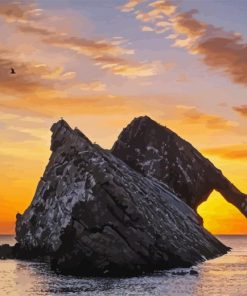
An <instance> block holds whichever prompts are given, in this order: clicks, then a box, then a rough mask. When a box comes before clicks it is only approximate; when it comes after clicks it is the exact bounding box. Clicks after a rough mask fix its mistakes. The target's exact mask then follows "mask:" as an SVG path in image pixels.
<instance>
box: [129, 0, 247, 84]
mask: <svg viewBox="0 0 247 296" xmlns="http://www.w3.org/2000/svg"><path fill="white" fill-rule="evenodd" d="M150 7H152V9H151V10H148V11H145V8H143V10H136V11H135V14H136V18H137V19H138V20H140V21H142V22H145V23H150V24H152V25H154V26H156V27H158V26H159V25H160V24H162V23H163V25H164V30H163V31H161V32H159V31H158V30H157V29H154V30H153V31H154V32H156V33H165V32H167V31H170V33H169V35H168V36H167V38H168V39H171V40H173V41H174V43H173V46H175V47H183V48H185V49H186V50H187V51H188V52H189V53H191V54H194V55H199V56H200V57H201V59H202V61H203V62H204V63H205V64H206V65H207V66H208V67H210V68H211V69H214V70H217V71H221V72H223V73H225V75H227V76H228V77H229V78H230V79H231V80H232V81H233V82H235V83H239V84H242V85H245V86H246V85H247V43H246V42H244V40H243V37H242V36H241V34H239V33H235V32H228V31H226V30H224V29H223V28H218V27H215V26H213V25H211V24H208V23H206V22H203V21H200V20H198V19H197V18H196V17H195V15H196V14H197V10H195V9H192V10H190V11H187V12H181V11H180V10H179V7H178V5H176V4H174V3H173V2H172V1H166V0H161V1H148V4H147V5H146V9H150Z"/></svg>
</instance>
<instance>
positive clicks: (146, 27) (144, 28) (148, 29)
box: [142, 26, 154, 32]
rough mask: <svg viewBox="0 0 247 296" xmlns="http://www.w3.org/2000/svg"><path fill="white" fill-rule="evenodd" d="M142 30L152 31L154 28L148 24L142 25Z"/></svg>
mask: <svg viewBox="0 0 247 296" xmlns="http://www.w3.org/2000/svg"><path fill="white" fill-rule="evenodd" d="M142 31H143V32H153V31H154V29H153V28H151V27H149V26H143V27H142Z"/></svg>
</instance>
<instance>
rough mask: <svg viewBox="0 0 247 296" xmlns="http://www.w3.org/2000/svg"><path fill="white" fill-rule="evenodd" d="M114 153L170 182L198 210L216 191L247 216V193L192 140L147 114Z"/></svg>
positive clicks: (137, 120) (123, 136) (121, 139)
mask: <svg viewBox="0 0 247 296" xmlns="http://www.w3.org/2000/svg"><path fill="white" fill-rule="evenodd" d="M112 154H114V155H115V156H117V157H118V158H120V159H122V160H123V161H124V162H125V163H127V164H128V165H129V166H130V167H132V168H133V169H135V170H136V171H138V172H140V173H142V174H143V175H144V176H147V177H154V178H156V179H157V180H159V181H162V182H163V183H165V184H167V185H168V186H169V188H171V189H172V190H173V191H174V192H175V193H176V195H177V196H178V197H180V198H181V199H182V200H183V201H185V202H186V203H187V204H188V205H189V206H190V207H192V208H193V209H194V210H196V209H197V207H198V205H200V204H201V203H202V202H203V201H205V200H207V198H208V196H209V195H210V194H211V192H212V191H213V190H216V191H218V192H220V193H221V194H222V195H223V197H224V198H225V199H226V200H227V201H228V202H230V203H232V204H233V205H234V206H236V207H237V208H238V209H239V210H240V211H241V212H242V213H243V214H244V215H245V216H247V195H246V194H244V193H242V192H240V191H239V190H238V189H237V188H236V187H235V186H234V185H233V184H232V183H231V182H230V181H229V180H228V179H227V178H226V177H224V175H223V174H222V172H221V171H220V170H219V169H217V168H216V167H215V166H214V165H213V164H212V163H211V162H210V161H209V160H208V159H207V158H205V157H203V156H202V154H201V153H199V152H198V151H197V150H196V149H195V148H194V147H193V146H192V145H191V144H190V143H188V142H186V141H185V140H183V139H182V138H180V137H179V136H178V135H177V134H175V133H174V132H173V131H171V130H170V129H168V128H167V127H164V126H161V125H159V124H158V123H156V122H155V121H153V120H152V119H150V118H149V117H147V116H144V117H138V118H135V119H134V120H133V121H132V122H131V123H130V124H129V125H128V126H127V127H126V128H125V129H124V130H123V131H122V133H121V134H120V135H119V138H118V140H117V142H116V143H115V144H114V146H113V148H112Z"/></svg>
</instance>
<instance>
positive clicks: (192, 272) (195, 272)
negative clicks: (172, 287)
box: [190, 269, 199, 275]
mask: <svg viewBox="0 0 247 296" xmlns="http://www.w3.org/2000/svg"><path fill="white" fill-rule="evenodd" d="M190 275H199V273H198V271H196V270H194V269H191V270H190Z"/></svg>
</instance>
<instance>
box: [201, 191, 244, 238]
mask: <svg viewBox="0 0 247 296" xmlns="http://www.w3.org/2000/svg"><path fill="white" fill-rule="evenodd" d="M197 213H198V214H199V215H200V216H201V217H202V218H203V221H204V223H203V224H204V227H205V228H206V229H207V230H209V231H210V232H211V233H213V234H218V235H219V234H232V235H237V234H247V219H246V217H245V216H244V215H243V214H242V213H241V212H240V211H239V210H238V209H237V208H236V207H235V206H233V205H232V204H230V203H229V202H227V201H226V200H225V199H224V198H223V197H222V195H221V194H220V193H219V192H217V191H215V190H214V191H213V192H212V193H211V194H210V196H209V197H208V199H207V200H206V201H205V202H203V203H201V204H200V205H199V207H198V208H197Z"/></svg>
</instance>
